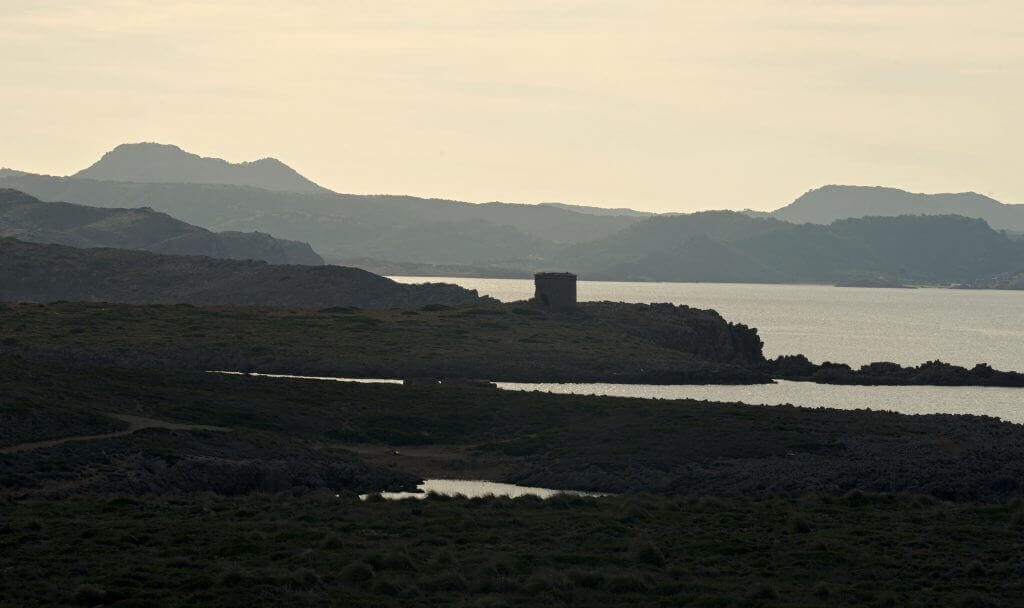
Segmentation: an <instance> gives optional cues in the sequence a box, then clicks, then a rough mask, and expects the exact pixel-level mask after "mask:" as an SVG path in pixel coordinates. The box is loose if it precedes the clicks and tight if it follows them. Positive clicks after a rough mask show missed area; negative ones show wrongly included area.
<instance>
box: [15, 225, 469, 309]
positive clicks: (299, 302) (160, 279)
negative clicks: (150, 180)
mask: <svg viewBox="0 0 1024 608" xmlns="http://www.w3.org/2000/svg"><path fill="white" fill-rule="evenodd" d="M0 300H5V301H38V302H48V301H54V300H80V301H102V302H124V303H129V304H196V305H199V304H205V305H214V306H220V305H232V306H273V307H290V308H326V307H335V306H358V307H362V308H390V307H417V306H423V305H426V304H434V303H440V304H470V303H477V302H480V301H482V299H481V298H480V297H479V296H478V295H477V293H476V291H470V290H466V289H463V288H461V287H457V286H455V285H446V284H441V283H434V284H425V285H404V284H400V283H396V282H394V281H392V280H391V279H386V278H384V277H381V276H378V275H375V274H372V273H369V272H366V271H365V270H359V269H356V268H345V267H342V266H273V265H270V264H266V263H264V262H254V261H250V260H244V261H243V260H224V259H215V258H209V257H200V256H174V255H158V254H154V253H148V252H143V251H131V250H127V249H106V248H101V249H78V248H74V247H65V246H63V245H42V244H37V243H27V242H23V241H19V240H16V239H11V238H0Z"/></svg>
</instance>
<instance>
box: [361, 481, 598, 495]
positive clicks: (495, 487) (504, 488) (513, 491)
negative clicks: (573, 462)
mask: <svg viewBox="0 0 1024 608" xmlns="http://www.w3.org/2000/svg"><path fill="white" fill-rule="evenodd" d="M416 489H417V490H419V491H418V492H381V493H380V495H381V496H382V497H383V498H385V499H387V500H402V499H405V498H426V497H427V495H429V494H441V495H443V496H458V495H462V496H465V497H466V498H484V497H487V496H507V497H508V498H519V497H520V496H536V497H538V498H551V497H552V496H557V495H559V494H562V495H567V496H588V497H600V496H608V495H607V494H601V493H599V492H578V491H575V490H552V489H549V488H532V487H529V486H517V485H513V484H510V483H495V482H493V481H479V480H468V479H428V480H426V481H424V482H423V483H421V484H420V485H418V486H416ZM369 496H370V495H369V494H363V495H361V496H360V497H359V498H360V500H366V499H367V498H368V497H369Z"/></svg>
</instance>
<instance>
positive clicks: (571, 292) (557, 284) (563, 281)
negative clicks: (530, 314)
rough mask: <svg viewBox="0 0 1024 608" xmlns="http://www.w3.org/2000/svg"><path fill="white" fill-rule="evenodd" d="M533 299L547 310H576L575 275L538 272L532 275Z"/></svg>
mask: <svg viewBox="0 0 1024 608" xmlns="http://www.w3.org/2000/svg"><path fill="white" fill-rule="evenodd" d="M533 284H534V287H535V291H534V295H533V299H534V301H536V302H537V304H539V305H540V306H541V307H543V308H547V309H548V310H572V309H573V308H576V275H574V274H572V273H571V272H538V273H537V274H535V275H533Z"/></svg>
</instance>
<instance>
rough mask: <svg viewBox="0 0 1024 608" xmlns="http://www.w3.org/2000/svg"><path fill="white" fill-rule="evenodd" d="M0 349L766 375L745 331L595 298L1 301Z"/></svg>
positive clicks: (753, 336)
mask: <svg viewBox="0 0 1024 608" xmlns="http://www.w3.org/2000/svg"><path fill="white" fill-rule="evenodd" d="M339 270H341V269H339ZM355 272H361V271H355ZM364 274H365V273H364ZM369 276H371V277H373V279H374V280H380V281H386V282H387V283H388V284H391V285H396V284H394V283H391V282H390V281H387V280H386V279H382V278H380V277H376V276H374V275H369ZM402 287H407V286H402ZM441 287H447V286H438V288H441ZM0 351H7V352H10V353H17V354H20V355H22V356H26V357H31V358H41V359H44V360H49V361H52V362H55V363H58V364H64V363H66V362H74V361H76V360H81V359H89V360H93V361H106V362H109V363H112V364H118V365H124V364H131V365H138V366H148V367H161V368H186V369H197V370H204V371H205V370H227V371H258V372H269V373H283V374H298V375H309V376H342V377H361V378H479V379H485V380H495V381H498V380H503V381H513V382H515V381H521V382H649V383H662V384H672V383H681V384H685V383H694V382H696V383H726V384H731V383H738V384H749V383H757V382H769V381H770V377H769V376H768V375H767V374H765V373H764V372H763V371H760V370H759V369H757V366H759V365H761V364H762V363H763V361H764V360H763V357H762V355H761V340H760V339H759V338H758V336H757V331H756V330H753V329H751V328H749V327H746V326H744V325H738V324H733V323H729V322H727V321H725V320H724V319H722V317H721V316H719V315H718V313H716V312H714V311H711V310H699V309H695V308H689V307H687V306H673V305H671V304H656V305H646V304H612V303H607V302H604V303H601V302H595V303H586V304H582V305H580V306H579V307H578V308H577V309H576V310H575V311H570V312H563V313H553V312H546V311H544V310H542V309H540V308H538V307H534V306H530V305H528V304H522V303H520V304H496V303H495V304H488V305H474V306H465V307H457V308H456V307H449V306H444V305H438V304H433V305H427V306H424V307H422V308H419V309H404V310H382V309H377V310H365V309H363V310H361V309H355V308H351V307H329V308H326V309H322V310H319V311H315V310H300V309H265V308H238V307H234V308H202V307H193V306H131V305H124V304H84V303H54V304H49V305H38V304H0Z"/></svg>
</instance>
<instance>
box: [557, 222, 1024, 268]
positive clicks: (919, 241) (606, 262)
mask: <svg viewBox="0 0 1024 608" xmlns="http://www.w3.org/2000/svg"><path fill="white" fill-rule="evenodd" d="M551 263H552V264H553V265H554V266H558V267H560V268H572V269H574V270H578V271H579V272H581V273H585V274H587V275H588V276H590V277H591V278H607V279H618V280H657V281H720V282H729V281H737V282H817V283H822V282H824V283H836V282H846V281H851V280H859V279H866V278H876V279H877V278H883V279H887V280H892V281H895V282H912V283H939V284H944V283H945V284H948V283H963V282H970V281H972V280H974V279H977V278H979V277H988V276H993V275H997V274H1000V273H1005V272H1009V271H1015V270H1016V271H1019V270H1020V269H1021V268H1024V241H1020V240H1014V239H1011V238H1008V237H1007V236H1006V235H1004V234H1002V233H1000V232H997V231H995V230H992V228H990V227H989V226H988V224H986V223H985V222H984V221H982V220H978V219H971V218H966V217H962V216H956V215H942V216H926V215H916V216H900V217H869V218H858V219H846V220H839V221H836V222H833V223H831V224H829V225H827V226H825V225H818V224H791V223H788V222H783V221H781V220H777V219H774V218H754V217H749V216H747V215H745V214H742V213H736V212H730V211H711V212H703V213H694V214H690V215H678V216H659V217H653V218H650V219H647V220H644V221H643V222H640V223H638V224H635V225H633V226H630V227H629V228H626V229H624V230H622V231H620V232H619V233H617V234H614V235H612V236H609V237H606V238H604V239H601V240H598V241H594V242H591V243H584V244H580V245H575V246H573V247H569V248H566V249H565V250H563V251H561V252H560V253H559V254H557V255H556V256H555V257H554V258H553V259H552V262H551Z"/></svg>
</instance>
